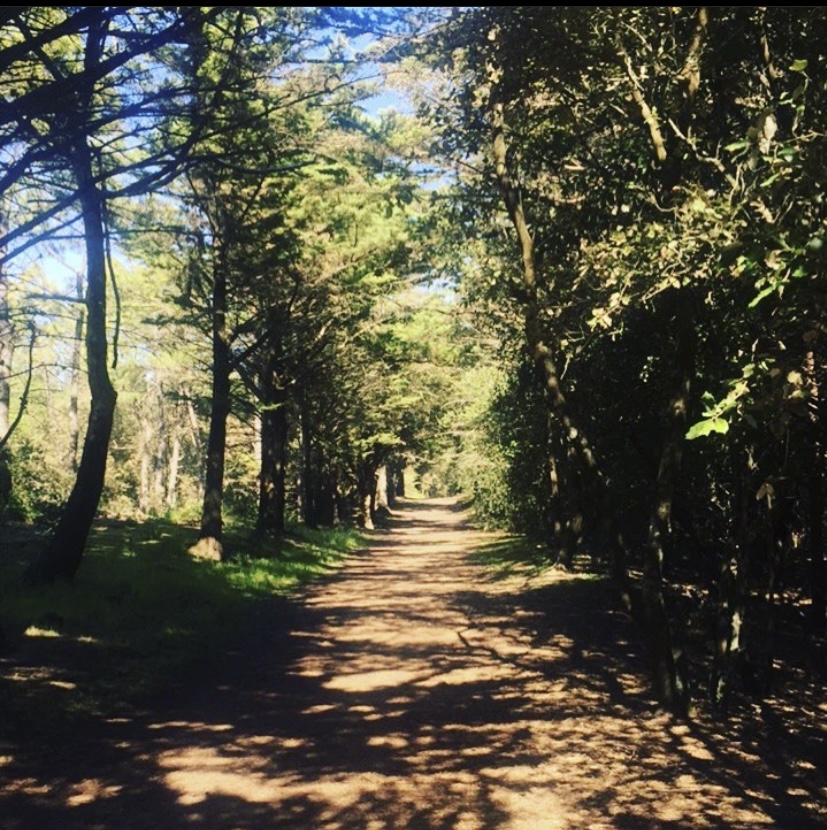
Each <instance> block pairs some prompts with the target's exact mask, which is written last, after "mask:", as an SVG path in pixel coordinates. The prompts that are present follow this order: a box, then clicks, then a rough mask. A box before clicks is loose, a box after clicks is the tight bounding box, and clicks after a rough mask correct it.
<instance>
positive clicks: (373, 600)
mask: <svg viewBox="0 0 827 830" xmlns="http://www.w3.org/2000/svg"><path fill="white" fill-rule="evenodd" d="M494 539H495V537H493V536H492V535H491V534H485V533H483V532H481V531H477V530H475V529H473V528H472V527H471V526H470V525H469V524H468V522H467V515H466V514H464V513H463V512H462V511H461V510H460V509H459V507H458V506H457V505H456V503H455V502H453V501H451V500H429V501H407V502H405V503H404V504H403V505H402V507H401V508H400V509H399V510H397V511H395V515H394V516H393V518H392V520H391V523H390V527H389V529H387V530H382V531H376V532H375V533H374V534H373V543H372V545H371V547H370V548H369V549H367V550H365V551H364V552H362V553H360V554H358V555H356V556H353V557H351V558H349V559H348V560H347V561H346V563H345V565H344V566H343V567H342V568H340V569H339V570H338V571H336V572H335V573H334V574H333V575H331V576H328V577H325V578H323V579H320V580H318V581H317V582H315V583H313V584H312V585H311V586H310V587H309V588H305V589H303V590H302V592H301V594H300V595H299V596H296V597H295V598H293V599H291V600H289V601H284V600H275V599H274V600H273V601H272V602H267V603H264V604H261V605H260V606H259V607H258V611H257V616H256V618H255V619H254V620H251V621H250V627H249V635H248V636H247V637H246V638H245V639H244V642H242V643H240V644H239V645H238V648H237V649H235V650H234V651H232V652H230V653H227V654H226V656H225V658H224V659H223V661H222V662H221V667H222V668H221V670H220V671H219V672H217V673H215V672H213V673H211V674H210V675H209V676H205V677H197V676H193V677H192V678H191V682H190V683H188V684H187V688H186V690H185V691H182V690H180V689H179V690H177V691H176V692H175V693H173V694H171V695H170V696H169V697H168V698H167V699H158V700H157V701H156V702H155V703H154V704H153V705H152V706H150V707H147V708H146V709H145V710H144V711H129V710H125V711H123V712H112V713H110V714H109V716H107V717H101V718H94V719H92V718H90V719H89V720H88V721H87V722H85V723H84V724H83V726H82V728H81V727H80V726H79V725H77V724H74V723H73V725H72V726H71V727H67V728H66V729H62V730H60V729H59V730H57V731H56V732H55V733H54V734H52V735H51V737H50V739H47V738H46V737H44V738H36V739H34V740H32V741H31V742H25V743H18V744H15V743H7V744H5V745H2V746H0V827H2V828H3V830H47V829H48V828H58V827H59V828H61V830H76V829H79V828H84V830H97V829H100V830H137V829H138V828H147V830H167V829H169V830H178V829H179V828H196V829H197V828H203V830H213V829H215V830H357V828H358V829H359V830H397V829H398V830H449V829H450V830H495V828H496V830H558V828H559V829H560V830H563V829H564V828H565V829H566V830H580V829H581V828H591V829H592V830H598V828H600V829H601V830H603V829H604V828H605V829H608V828H620V829H621V830H644V829H649V828H652V829H654V828H673V829H674V828H690V827H691V828H713V827H715V828H718V827H726V828H743V830H746V829H747V828H760V827H774V828H790V830H799V829H800V828H815V827H827V786H825V785H827V774H825V770H827V753H826V752H825V741H824V737H825V733H824V731H823V730H824V727H823V724H824V722H825V717H827V698H825V696H824V694H823V689H818V690H809V691H807V690H805V689H804V688H803V687H791V688H790V689H788V690H787V691H786V692H784V691H782V692H779V693H778V694H777V695H776V697H774V698H772V699H770V700H769V701H766V702H765V703H763V704H761V705H755V706H752V707H750V706H746V707H743V709H742V710H741V711H739V712H737V713H736V714H735V716H734V717H733V718H732V719H731V720H730V721H728V722H727V723H725V724H724V723H718V722H715V721H713V720H711V719H710V718H708V717H706V716H704V715H703V713H702V714H701V715H700V716H699V717H698V718H696V719H694V720H692V721H689V722H685V723H684V722H680V721H675V720H673V719H671V718H670V717H669V716H668V715H666V714H664V713H662V712H659V711H658V709H657V707H656V706H655V704H654V702H653V701H652V699H651V697H650V696H649V693H648V691H647V684H646V663H645V659H644V656H643V654H642V650H641V647H640V645H639V638H638V636H637V634H636V631H635V629H634V627H633V625H632V624H631V622H630V621H629V620H628V619H627V618H626V617H625V615H623V614H622V613H621V612H620V611H619V610H617V607H616V604H615V603H614V601H613V599H612V596H611V591H610V589H609V587H608V586H607V585H606V583H605V582H604V581H602V580H599V579H594V578H589V577H585V576H577V575H568V574H565V573H562V572H560V571H558V570H554V569H552V570H549V571H546V572H545V573H542V574H538V573H536V572H531V571H528V570H520V569H512V570H511V571H502V572H499V573H494V572H492V571H491V570H490V569H486V568H485V567H484V566H483V565H482V564H480V561H479V558H478V556H477V554H475V551H477V550H478V549H479V548H480V547H481V546H483V545H485V544H486V543H490V542H492V541H494Z"/></svg>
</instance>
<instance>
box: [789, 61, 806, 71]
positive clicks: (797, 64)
mask: <svg viewBox="0 0 827 830" xmlns="http://www.w3.org/2000/svg"><path fill="white" fill-rule="evenodd" d="M806 68H807V61H806V60H797V61H793V62H792V65H791V66H790V72H804V70H805V69H806Z"/></svg>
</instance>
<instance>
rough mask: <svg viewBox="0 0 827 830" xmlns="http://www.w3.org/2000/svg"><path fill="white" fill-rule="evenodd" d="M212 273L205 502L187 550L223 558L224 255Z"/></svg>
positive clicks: (226, 407) (226, 372) (226, 353)
mask: <svg viewBox="0 0 827 830" xmlns="http://www.w3.org/2000/svg"><path fill="white" fill-rule="evenodd" d="M220 260H221V261H220V262H219V263H217V265H216V267H215V268H214V273H213V291H212V357H213V371H212V401H211V404H210V431H209V435H208V437H207V467H206V472H205V475H204V503H203V507H202V509H201V530H200V532H199V535H198V542H197V543H196V544H195V545H194V546H193V547H192V548H190V552H191V553H192V554H193V555H194V556H197V557H199V558H203V559H214V560H220V559H223V558H224V545H223V533H224V520H223V514H222V507H223V500H224V456H225V453H226V447H227V418H228V416H229V414H230V346H229V342H228V339H227V274H226V269H225V267H224V262H223V257H222V258H220Z"/></svg>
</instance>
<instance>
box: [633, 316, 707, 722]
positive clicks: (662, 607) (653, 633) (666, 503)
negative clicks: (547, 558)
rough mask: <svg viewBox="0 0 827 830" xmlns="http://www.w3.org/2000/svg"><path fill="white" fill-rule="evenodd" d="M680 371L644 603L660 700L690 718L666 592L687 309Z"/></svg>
mask: <svg viewBox="0 0 827 830" xmlns="http://www.w3.org/2000/svg"><path fill="white" fill-rule="evenodd" d="M675 331H676V349H675V352H676V355H675V358H676V359H675V366H676V370H677V372H676V373H677V376H678V384H677V389H676V391H675V394H674V395H673V397H672V399H671V400H670V401H669V407H668V410H667V415H666V432H665V437H664V442H663V448H662V450H661V458H660V465H659V467H658V477H657V482H656V485H655V500H654V504H653V507H652V514H651V517H650V521H649V538H648V542H647V544H646V548H645V550H644V559H643V582H642V592H641V602H642V606H643V608H642V610H643V617H644V620H645V624H646V629H647V630H646V635H647V638H648V640H649V644H650V651H651V655H652V662H653V668H654V674H655V683H656V689H657V693H658V696H659V697H660V699H661V700H662V701H663V702H664V703H665V704H666V705H667V706H668V707H669V708H670V709H671V710H673V711H676V712H679V713H681V714H685V713H686V711H687V708H688V705H689V682H688V678H687V677H686V676H685V674H684V671H683V667H684V661H678V660H676V655H675V651H674V643H673V637H672V629H671V622H670V619H669V613H668V610H667V603H666V596H665V594H664V590H663V560H664V549H663V543H664V539H665V538H666V537H667V535H668V534H669V533H670V531H671V515H672V502H673V500H674V496H675V487H676V484H677V480H678V474H679V472H680V467H681V458H682V455H683V444H684V435H685V434H686V416H687V410H688V406H689V392H690V385H691V381H692V374H693V371H694V352H695V349H694V327H693V321H692V317H691V315H690V312H689V309H688V307H687V304H686V303H681V302H679V303H678V309H677V313H676V320H675Z"/></svg>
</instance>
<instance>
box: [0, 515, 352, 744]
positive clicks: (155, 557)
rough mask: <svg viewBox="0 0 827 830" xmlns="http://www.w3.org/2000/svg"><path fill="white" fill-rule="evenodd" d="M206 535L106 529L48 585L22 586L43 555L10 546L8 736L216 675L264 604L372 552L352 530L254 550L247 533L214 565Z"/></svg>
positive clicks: (0, 680)
mask: <svg viewBox="0 0 827 830" xmlns="http://www.w3.org/2000/svg"><path fill="white" fill-rule="evenodd" d="M194 534H195V531H194V529H193V528H192V527H187V526H180V525H175V524H172V523H169V522H164V521H160V520H153V521H147V522H145V523H142V524H131V523H119V524H117V525H111V524H109V525H104V526H101V527H97V528H96V529H95V530H94V531H93V533H92V535H91V537H90V543H89V548H88V550H87V552H86V554H85V557H84V561H83V564H82V566H81V568H80V570H79V571H78V574H77V576H76V577H75V579H74V580H73V581H72V582H70V583H56V584H54V585H47V586H42V587H37V588H24V587H23V586H22V580H21V577H22V574H23V571H24V569H25V567H26V565H27V564H28V559H29V557H30V556H31V553H29V552H28V550H26V549H24V550H23V551H22V552H21V549H20V548H19V547H17V546H16V545H11V546H5V545H4V550H3V555H2V557H0V624H1V625H2V628H3V632H4V635H5V638H6V640H7V642H8V649H7V654H6V655H4V660H3V662H2V664H1V665H0V733H3V732H6V733H9V732H15V733H20V732H22V733H23V734H25V733H28V732H31V731H40V730H41V728H42V729H44V730H48V729H49V728H52V727H53V726H54V725H55V724H56V723H60V722H62V720H64V719H65V718H67V717H71V716H73V715H75V716H82V715H86V714H89V713H100V712H106V711H112V709H113V708H114V707H118V706H121V705H124V704H125V705H134V704H136V703H138V702H140V701H142V700H146V699H147V698H148V697H151V696H153V695H156V694H159V693H162V692H164V691H166V690H169V689H170V688H174V687H175V686H176V685H177V684H179V683H181V682H183V681H184V680H185V679H187V678H191V677H193V676H195V674H196V673H197V674H198V675H201V676H204V675H206V674H208V673H209V671H210V668H211V666H213V665H215V664H216V662H217V661H218V660H219V659H220V655H221V654H222V652H223V651H224V650H225V649H226V648H228V647H229V646H230V645H232V644H233V643H234V642H237V641H238V638H239V637H240V636H242V630H243V626H244V624H245V622H246V621H247V620H249V619H250V613H249V612H250V610H251V607H252V605H254V604H255V603H256V602H258V601H260V600H261V599H262V598H264V597H266V596H269V595H273V594H287V593H289V592H290V591H292V590H293V589H295V587H296V586H298V585H299V584H301V583H302V582H305V581H307V580H309V579H312V578H313V577H316V576H318V575H319V574H321V573H324V572H325V571H326V570H329V569H331V568H333V567H335V566H336V564H337V563H339V562H340V561H341V560H342V559H343V558H344V557H345V556H347V554H348V553H351V552H353V551H355V550H358V549H359V548H360V547H363V546H364V544H365V543H364V540H363V539H362V538H361V537H360V536H359V535H358V534H357V533H355V532H353V531H348V530H318V531H314V530H308V529H305V528H301V529H295V530H293V531H291V532H290V533H289V534H288V535H287V536H286V538H284V539H281V540H276V541H270V542H261V541H258V542H252V541H250V535H249V533H247V534H245V533H242V531H241V530H240V529H236V530H234V532H233V534H232V538H230V539H229V540H228V544H229V545H230V549H231V550H233V551H235V552H236V556H235V557H234V559H233V560H232V561H231V562H227V563H214V562H208V561H203V560H195V559H193V558H192V557H190V556H189V555H188V554H187V549H188V547H189V546H190V545H191V544H192V542H193V537H194ZM26 553H27V554H28V555H23V554H26ZM12 677H14V678H15V679H14V680H12Z"/></svg>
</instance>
